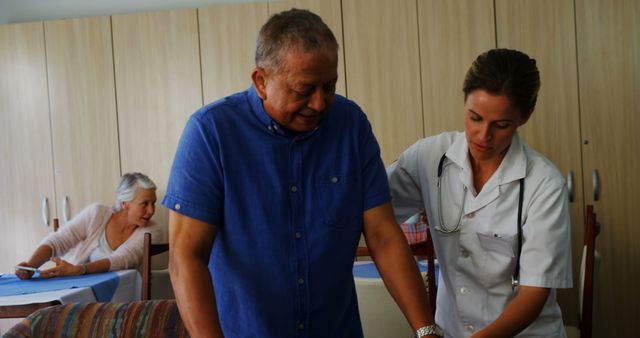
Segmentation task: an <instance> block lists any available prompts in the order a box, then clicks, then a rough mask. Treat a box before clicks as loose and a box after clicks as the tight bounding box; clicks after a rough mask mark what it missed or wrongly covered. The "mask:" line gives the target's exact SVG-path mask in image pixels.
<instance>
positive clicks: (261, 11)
mask: <svg viewBox="0 0 640 338" xmlns="http://www.w3.org/2000/svg"><path fill="white" fill-rule="evenodd" d="M267 17H268V8H267V4H266V3H259V4H242V5H224V6H213V7H208V8H201V9H198V21H199V25H200V49H201V53H202V87H203V93H204V102H205V103H208V102H212V101H215V100H217V99H220V98H223V97H225V96H227V95H230V94H233V93H236V92H239V91H242V90H245V89H247V88H249V86H250V85H251V72H252V70H253V68H254V67H255V52H256V37H257V36H258V31H259V30H260V27H262V24H263V23H264V22H265V21H266V20H267Z"/></svg>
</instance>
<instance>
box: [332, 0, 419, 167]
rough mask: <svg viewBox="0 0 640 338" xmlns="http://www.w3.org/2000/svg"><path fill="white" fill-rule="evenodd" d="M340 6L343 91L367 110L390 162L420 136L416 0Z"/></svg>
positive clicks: (350, 1) (349, 0) (357, 0)
mask: <svg viewBox="0 0 640 338" xmlns="http://www.w3.org/2000/svg"><path fill="white" fill-rule="evenodd" d="M342 6H343V20H344V50H345V66H346V77H347V93H348V94H349V95H348V96H349V98H351V99H352V100H355V101H356V102H357V103H358V104H359V105H360V106H361V107H362V109H363V110H364V112H365V113H366V114H367V116H368V118H369V121H370V122H371V124H372V126H373V131H374V133H375V135H376V137H377V139H378V142H379V143H380V146H381V149H382V159H383V160H384V162H385V165H389V164H390V163H391V162H393V161H395V160H396V159H397V157H398V156H399V155H400V153H401V152H402V151H404V150H405V149H406V148H408V147H409V146H410V145H411V144H413V143H415V142H416V141H417V140H419V139H420V138H422V137H423V135H424V132H423V128H422V123H423V122H422V97H421V90H420V88H421V85H420V57H419V47H418V43H419V41H418V19H417V15H416V2H415V1H410V0H403V1H391V0H375V1H370V0H344V1H343V3H342Z"/></svg>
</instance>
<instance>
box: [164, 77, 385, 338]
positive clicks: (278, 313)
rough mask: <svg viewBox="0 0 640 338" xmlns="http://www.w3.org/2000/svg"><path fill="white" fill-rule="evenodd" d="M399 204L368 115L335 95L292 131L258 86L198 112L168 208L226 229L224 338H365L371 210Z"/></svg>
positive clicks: (221, 302) (220, 274) (221, 236)
mask: <svg viewBox="0 0 640 338" xmlns="http://www.w3.org/2000/svg"><path fill="white" fill-rule="evenodd" d="M389 200H390V195H389V189H388V184H387V179H386V173H385V169H384V165H383V163H382V161H381V159H380V149H379V146H378V143H377V141H376V139H375V137H374V136H373V133H372V131H371V126H370V124H369V122H368V121H367V119H366V117H365V115H364V113H363V112H362V111H361V109H360V108H359V107H358V106H357V105H356V104H355V103H353V102H351V101H349V100H347V99H346V98H344V97H341V96H338V95H336V98H335V100H334V103H333V104H332V106H331V107H330V109H329V111H328V112H327V115H326V118H325V119H324V120H323V121H322V122H321V124H320V125H319V127H318V128H316V129H315V130H313V131H310V132H307V133H302V134H298V135H290V134H288V133H286V132H285V131H283V130H282V128H281V127H280V126H279V125H278V124H277V123H276V122H274V121H273V120H272V119H271V118H270V117H269V115H267V113H266V112H265V110H264V109H263V107H262V101H261V100H260V98H259V97H258V96H257V93H256V91H255V88H253V87H251V88H250V89H249V90H247V91H245V92H241V93H238V94H235V95H232V96H229V97H227V98H225V99H222V100H220V101H217V102H214V103H212V104H209V105H207V106H204V107H203V108H201V109H200V110H199V111H197V112H196V113H194V114H193V115H192V116H191V118H190V119H189V121H188V122H187V125H186V127H185V129H184V132H183V135H182V138H181V140H180V144H179V146H178V149H177V152H176V155H175V160H174V163H173V168H172V169H171V175H170V179H169V184H168V187H167V194H166V196H165V198H164V200H163V204H164V205H165V206H167V207H168V208H170V209H172V210H174V211H176V212H179V213H181V214H183V215H186V216H189V217H192V218H195V219H198V220H201V221H204V222H206V223H209V224H212V225H215V226H216V227H217V234H216V239H215V241H214V245H213V249H212V251H211V257H210V261H209V270H210V272H211V277H212V280H213V284H214V285H215V287H214V290H215V296H216V301H217V306H218V314H219V317H220V323H221V325H222V330H223V332H224V334H225V337H242V338H245V337H250V336H255V337H274V338H283V337H323V338H324V337H362V328H361V324H360V318H359V315H358V308H357V300H356V293H355V287H354V282H353V276H352V266H353V258H354V255H355V250H356V247H357V245H358V242H359V238H360V234H361V232H362V219H363V213H364V211H365V210H367V209H369V208H373V207H376V206H379V205H381V204H383V203H385V202H388V201H389Z"/></svg>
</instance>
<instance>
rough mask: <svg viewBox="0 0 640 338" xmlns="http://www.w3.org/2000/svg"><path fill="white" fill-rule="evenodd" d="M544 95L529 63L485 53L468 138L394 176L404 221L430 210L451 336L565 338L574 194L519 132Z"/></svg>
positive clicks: (502, 52)
mask: <svg viewBox="0 0 640 338" xmlns="http://www.w3.org/2000/svg"><path fill="white" fill-rule="evenodd" d="M539 88H540V76H539V72H538V69H537V67H536V62H535V60H534V59H531V58H530V57H529V56H527V55H526V54H523V53H521V52H518V51H514V50H507V49H493V50H490V51H488V52H486V53H483V54H481V55H480V56H478V58H477V59H476V60H475V61H474V63H473V64H472V66H471V68H470V69H469V71H468V73H467V75H466V77H465V80H464V86H463V92H464V98H465V99H464V132H448V133H443V134H440V135H437V136H432V137H427V138H425V139H422V140H420V141H418V142H417V143H415V144H414V145H413V146H411V147H410V148H409V149H407V150H406V151H405V152H404V153H403V154H402V155H401V156H400V158H399V159H398V161H396V162H395V163H394V164H392V165H391V166H390V167H389V168H388V169H387V174H388V176H389V183H390V185H391V191H392V196H393V205H394V208H395V211H396V216H397V219H398V220H403V219H407V218H408V217H409V216H411V215H413V214H415V213H416V212H419V211H420V209H422V208H424V209H425V210H426V211H427V215H428V219H429V224H430V225H431V227H430V231H431V235H432V236H433V240H434V245H435V250H436V255H437V257H438V261H439V263H440V269H441V270H440V271H441V274H440V280H439V289H438V295H437V307H436V309H437V311H436V323H437V324H438V325H439V326H440V327H441V328H442V329H443V330H444V332H445V336H446V337H455V338H458V337H474V338H480V337H513V336H517V337H565V336H566V335H565V332H564V326H563V323H562V316H561V313H560V308H559V306H558V304H557V302H556V289H558V288H570V287H572V276H571V244H570V220H569V208H568V195H567V188H566V185H565V182H564V179H563V177H562V175H561V174H560V172H559V171H558V170H557V169H556V167H555V166H554V165H553V164H552V163H551V162H550V161H549V160H548V159H546V158H545V157H544V156H542V155H541V154H539V153H537V152H536V151H535V150H533V149H531V148H529V147H528V146H527V145H526V144H524V143H523V142H522V141H521V140H520V138H519V137H518V133H517V130H518V128H519V127H520V126H522V125H524V124H525V123H526V122H527V120H528V119H529V118H530V117H531V114H532V113H533V110H534V108H535V104H536V99H537V93H538V89H539ZM438 185H439V187H438Z"/></svg>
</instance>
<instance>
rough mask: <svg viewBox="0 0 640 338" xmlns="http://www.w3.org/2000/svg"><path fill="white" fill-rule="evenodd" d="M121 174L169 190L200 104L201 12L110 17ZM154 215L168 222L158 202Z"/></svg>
mask: <svg viewBox="0 0 640 338" xmlns="http://www.w3.org/2000/svg"><path fill="white" fill-rule="evenodd" d="M112 29H113V49H114V61H115V62H114V64H115V75H116V93H117V102H118V105H117V106H118V126H119V130H120V157H121V163H122V171H123V172H131V171H140V172H143V173H145V174H147V175H149V176H150V177H151V179H153V180H154V181H155V182H156V184H157V185H158V192H157V194H158V201H161V200H162V198H163V197H164V193H165V191H166V184H167V181H168V178H169V171H170V170H171V164H172V163H173V156H174V154H175V149H176V147H177V145H178V141H179V138H180V135H181V134H182V130H183V128H184V125H185V123H186V121H187V118H188V117H189V116H190V115H191V114H192V113H193V112H194V111H195V110H196V109H198V108H199V107H200V106H202V103H203V102H202V86H201V74H200V54H199V45H198V20H197V11H196V10H195V9H193V10H180V11H166V12H154V13H140V14H129V15H114V16H113V17H112ZM154 219H155V220H156V221H157V222H159V223H161V224H163V225H164V226H166V224H167V221H168V211H167V209H166V208H164V207H162V206H161V205H160V203H158V204H157V210H156V215H155V216H154Z"/></svg>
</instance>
